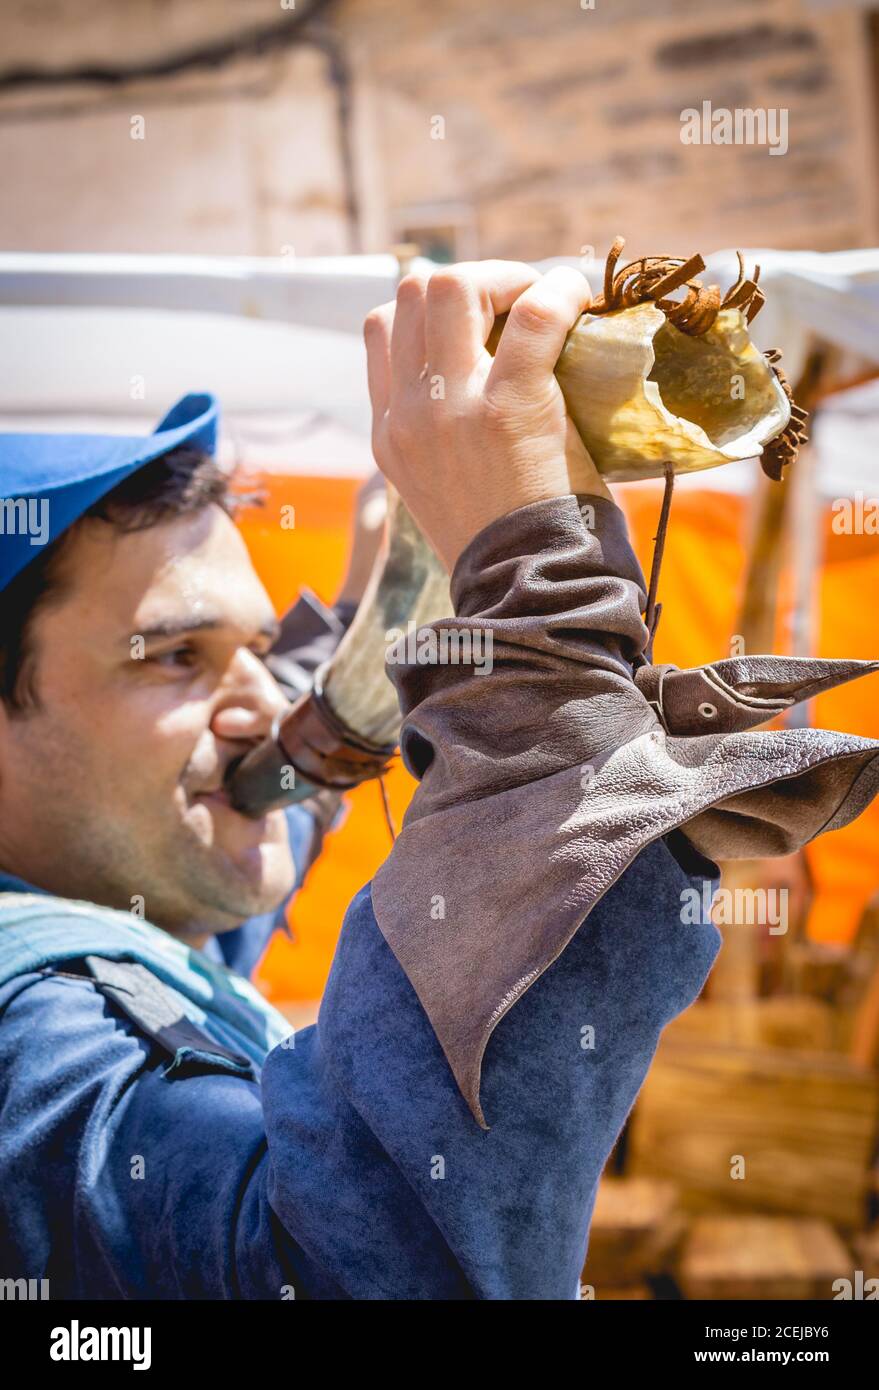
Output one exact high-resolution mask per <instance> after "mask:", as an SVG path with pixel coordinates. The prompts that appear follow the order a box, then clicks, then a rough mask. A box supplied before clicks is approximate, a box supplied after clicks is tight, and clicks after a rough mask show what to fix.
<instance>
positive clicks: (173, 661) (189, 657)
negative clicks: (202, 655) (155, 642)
mask: <svg viewBox="0 0 879 1390" xmlns="http://www.w3.org/2000/svg"><path fill="white" fill-rule="evenodd" d="M150 660H151V661H153V662H155V663H156V665H157V666H164V667H166V668H167V669H172V670H173V669H174V668H176V667H179V666H186V667H191V666H194V665H195V663H196V660H197V657H196V653H195V651H194V650H193V649H192V647H174V649H173V650H172V651H170V652H159V653H157V655H156V656H152V657H150Z"/></svg>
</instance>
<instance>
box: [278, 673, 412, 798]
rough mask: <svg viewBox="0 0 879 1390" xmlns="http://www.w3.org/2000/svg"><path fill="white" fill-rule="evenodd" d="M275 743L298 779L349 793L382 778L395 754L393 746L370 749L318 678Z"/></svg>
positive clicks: (288, 717) (280, 729) (282, 725)
mask: <svg viewBox="0 0 879 1390" xmlns="http://www.w3.org/2000/svg"><path fill="white" fill-rule="evenodd" d="M277 737H278V742H279V743H280V745H281V748H282V749H283V751H284V754H285V756H286V758H287V760H288V761H289V763H290V764H291V766H292V767H293V768H294V769H295V771H296V772H297V773H298V774H299V775H301V776H302V777H304V778H305V779H306V780H307V781H308V782H311V783H312V784H313V785H314V786H316V787H326V788H330V789H331V790H333V791H347V790H349V789H350V788H351V787H356V786H358V785H359V784H360V783H361V782H366V781H369V779H370V778H372V777H379V776H380V775H381V774H382V773H383V772H384V771H385V770H386V768H387V766H388V764H389V762H390V760H391V758H392V757H393V756H394V754H395V752H396V751H397V750H396V746H395V745H394V744H377V743H371V742H370V741H369V740H368V739H365V738H361V737H360V735H359V734H355V733H353V732H352V730H351V729H349V728H348V727H347V725H345V724H343V723H342V721H341V720H340V719H339V717H338V715H336V714H335V713H334V711H333V709H332V707H331V705H330V704H329V701H328V700H327V698H326V695H325V694H324V692H323V688H322V686H321V684H320V681H319V678H316V680H315V684H314V687H313V688H312V689H311V690H310V691H308V692H307V693H306V694H305V695H303V696H301V697H300V699H298V700H297V701H296V703H295V705H294V706H293V708H292V709H290V710H289V711H288V712H287V714H286V715H285V716H284V718H283V719H282V720H281V723H280V725H279V727H278V735H277Z"/></svg>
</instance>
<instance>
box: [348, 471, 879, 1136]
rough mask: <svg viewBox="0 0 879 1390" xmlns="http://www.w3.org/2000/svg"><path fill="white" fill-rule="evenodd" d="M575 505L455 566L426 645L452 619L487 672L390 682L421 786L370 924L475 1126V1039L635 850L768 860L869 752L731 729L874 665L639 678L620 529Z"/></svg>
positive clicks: (488, 531)
mask: <svg viewBox="0 0 879 1390" xmlns="http://www.w3.org/2000/svg"><path fill="white" fill-rule="evenodd" d="M582 504H583V499H578V498H575V497H573V496H569V497H563V498H555V499H552V500H549V501H546V502H539V503H535V504H533V505H532V506H530V507H523V508H521V509H520V510H519V511H518V512H514V513H512V514H511V515H510V516H507V517H504V518H501V519H500V520H499V521H497V522H494V523H492V525H491V526H489V527H486V528H485V530H483V531H482V532H480V534H479V535H478V536H477V537H476V538H475V539H474V540H473V541H472V542H471V544H470V545H469V546H468V547H467V549H466V550H465V551H464V553H463V555H462V556H461V558H460V559H459V561H458V564H457V566H456V568H455V572H454V575H453V577H452V594H453V598H454V603H455V608H456V614H457V616H456V617H455V618H454V619H449V620H447V621H446V622H445V623H439V624H436V623H434V624H431V625H430V627H431V628H433V629H434V630H438V631H442V629H443V628H444V627H445V628H448V627H449V626H450V625H451V624H452V623H453V624H454V627H455V628H456V629H457V630H459V631H461V632H464V633H465V634H467V633H469V636H470V641H471V652H472V644H473V639H474V637H475V636H476V635H477V634H480V635H482V636H483V638H484V639H487V638H488V636H489V634H490V635H491V641H492V643H493V647H492V655H491V662H490V663H485V661H484V658H485V655H486V649H485V646H484V645H483V647H482V652H481V655H482V657H483V666H482V669H479V668H478V667H477V666H476V665H475V664H474V663H473V662H472V661H471V662H470V663H469V664H441V663H437V662H436V661H433V662H430V663H427V664H420V663H419V662H418V661H417V660H412V661H409V663H408V664H402V665H397V666H395V667H394V669H393V671H392V678H393V679H394V681H395V683H396V685H397V688H398V691H399V694H400V701H401V705H402V708H403V712H404V716H405V718H404V727H403V735H402V744H401V748H402V752H403V756H404V760H405V761H406V763H407V765H408V766H409V768H410V770H411V771H412V772H413V773H414V774H415V775H416V776H420V777H421V778H422V782H421V786H420V787H419V789H418V791H417V792H416V794H415V797H414V798H413V800H412V803H411V805H410V808H409V811H408V813H407V815H406V818H405V821H404V825H403V830H402V832H401V834H400V835H399V836H398V838H397V841H396V844H395V846H394V850H393V852H392V854H391V855H390V857H389V859H388V860H387V861H386V862H385V864H383V865H382V867H381V869H380V870H379V872H378V873H377V874H376V876H375V878H374V880H373V884H372V901H373V907H374V910H375V915H376V920H377V922H378V925H379V927H380V929H381V931H382V933H383V935H384V937H385V940H386V941H387V943H388V945H389V946H390V948H391V950H392V951H393V952H394V954H395V956H396V958H397V960H398V961H399V963H400V965H401V967H402V968H403V970H404V971H405V973H406V975H407V976H408V978H409V981H410V983H411V984H412V987H413V989H414V990H415V992H416V994H417V995H418V998H419V999H420V1001H421V1004H422V1006H423V1008H424V1010H425V1012H426V1014H427V1016H428V1018H429V1019H430V1021H431V1024H432V1026H433V1028H434V1031H435V1033H436V1036H437V1038H438V1040H439V1042H440V1044H441V1046H442V1048H443V1050H444V1052H445V1055H446V1057H447V1059H448V1061H449V1065H450V1067H451V1070H452V1072H453V1074H454V1076H455V1078H456V1080H457V1082H458V1086H459V1088H460V1090H461V1093H462V1095H463V1097H464V1099H465V1100H466V1102H467V1104H468V1105H469V1106H470V1109H471V1111H472V1113H473V1115H474V1117H475V1118H476V1119H477V1121H478V1122H479V1123H481V1124H484V1123H485V1120H484V1117H483V1115H482V1109H481V1105H480V1095H479V1090H480V1076H481V1067H482V1058H483V1055H484V1052H485V1048H486V1045H487V1043H488V1039H489V1037H490V1036H491V1033H492V1031H493V1029H494V1028H495V1027H496V1025H497V1023H498V1022H499V1020H500V1019H501V1018H503V1016H504V1014H505V1013H506V1012H507V1011H508V1010H509V1009H510V1008H512V1007H513V1006H514V1005H515V1003H516V1001H517V1000H518V999H519V998H520V997H521V995H522V994H523V993H524V991H525V990H527V989H528V988H530V986H531V985H532V984H533V983H534V981H535V980H537V979H538V978H539V976H540V975H541V974H542V972H543V971H544V970H546V969H547V967H549V966H550V965H551V964H552V963H553V961H555V960H556V959H557V958H558V956H559V955H560V954H561V952H562V951H563V950H564V949H565V948H566V946H567V944H568V943H569V941H570V940H571V938H572V937H573V935H574V933H575V932H576V931H577V930H578V929H579V928H580V927H581V926H582V924H583V923H584V920H585V919H587V918H588V916H589V913H590V912H591V910H592V909H593V907H594V906H595V904H596V903H597V902H598V901H599V900H600V899H601V898H602V897H603V896H604V894H605V893H606V892H607V891H608V889H609V888H610V887H611V886H612V885H613V884H614V883H615V882H616V880H617V879H618V878H619V877H620V875H621V874H623V873H624V872H626V870H627V869H628V868H629V866H630V865H632V864H633V862H634V861H635V859H636V858H637V857H638V855H639V854H640V853H641V851H642V850H644V849H645V848H646V847H647V846H648V845H650V844H651V843H653V842H654V841H656V840H659V839H661V838H663V837H671V836H673V835H675V833H679V832H681V831H683V833H684V834H685V835H686V836H687V838H688V839H689V840H690V842H691V843H692V844H693V845H694V846H695V847H696V848H697V849H698V850H699V851H700V852H701V853H702V854H704V855H707V856H708V858H709V859H716V858H719V857H721V856H724V857H729V856H735V855H736V854H744V855H746V856H748V857H751V856H756V855H761V854H786V853H789V852H790V851H791V850H793V849H795V848H796V847H797V846H798V845H802V844H804V843H806V842H807V841H808V840H809V839H811V838H813V837H814V836H815V835H818V834H820V833H821V832H822V831H824V830H827V829H833V828H835V827H836V826H838V825H843V824H845V823H846V821H848V820H850V819H851V818H852V817H853V816H855V815H857V814H858V813H859V812H860V811H861V810H863V808H864V806H865V805H866V804H867V803H868V801H869V800H870V799H871V798H872V797H873V796H874V795H875V794H876V792H877V790H879V743H876V742H873V741H871V740H869V739H861V738H854V737H851V736H848V735H843V734H835V733H828V732H825V731H823V730H816V729H808V728H796V729H781V730H773V731H767V732H759V733H758V732H752V730H753V727H754V725H756V724H758V723H760V722H761V721H763V720H765V719H767V718H770V717H772V716H773V715H775V714H777V713H779V712H780V711H782V710H783V709H786V708H788V707H789V706H790V705H792V704H794V703H796V701H797V700H800V699H803V698H808V697H809V696H811V695H812V694H816V693H818V691H820V690H822V689H829V688H830V687H831V686H833V685H836V684H839V683H840V682H842V681H845V680H851V679H852V678H853V677H855V676H858V675H863V674H865V673H866V672H868V671H870V670H873V669H875V665H876V664H875V663H868V662H857V661H851V662H842V661H835V662H833V661H823V662H822V661H815V662H812V661H806V660H797V659H795V658H780V657H750V658H741V659H737V660H735V661H724V662H718V663H717V664H716V665H715V666H713V667H705V668H703V669H700V670H697V671H689V672H676V671H675V669H674V668H671V667H665V668H654V667H650V666H649V665H645V664H644V662H643V651H644V647H645V644H646V641H647V632H646V628H645V627H644V624H643V622H642V620H641V609H642V607H643V604H644V601H645V594H644V584H643V579H642V577H641V572H640V569H639V568H638V565H637V561H636V560H635V557H634V555H633V554H632V551H631V547H630V546H629V544H628V540H627V538H626V531H625V523H624V519H623V515H622V513H621V512H620V511H619V509H618V508H617V507H616V506H615V505H614V504H613V503H612V502H609V501H607V500H605V499H603V498H589V499H587V500H586V504H585V506H583V505H582ZM581 506H582V510H581ZM419 635H420V634H419ZM428 649H430V644H428ZM433 649H435V650H437V651H439V650H442V648H441V647H440V646H439V645H438V644H437V643H434V644H433ZM636 668H637V669H636ZM667 842H668V841H667ZM700 872H701V873H703V874H704V872H705V869H704V867H703V869H702V870H700ZM689 881H690V880H689V879H688V878H687V877H686V875H685V872H684V870H683V869H682V885H684V886H685V885H686V884H687V883H688V882H689ZM645 926H646V924H645ZM647 1006H649V1001H645V1007H647Z"/></svg>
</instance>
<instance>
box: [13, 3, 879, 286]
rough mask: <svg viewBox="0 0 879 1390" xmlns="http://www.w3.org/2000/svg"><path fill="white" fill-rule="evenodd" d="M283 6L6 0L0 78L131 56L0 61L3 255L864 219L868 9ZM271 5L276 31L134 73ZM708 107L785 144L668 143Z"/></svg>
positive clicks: (808, 237) (497, 247) (259, 247)
mask: <svg viewBox="0 0 879 1390" xmlns="http://www.w3.org/2000/svg"><path fill="white" fill-rule="evenodd" d="M584 3H585V0H584ZM307 8H308V5H307V0H296V8H295V9H294V10H291V9H289V8H288V7H286V6H285V5H283V4H282V3H278V0H272V2H271V3H269V2H268V0H234V2H233V0H224V2H223V3H216V0H210V3H209V0H126V3H125V4H119V3H111V0H92V2H91V3H89V4H88V5H83V4H82V3H81V0H79V2H78V0H53V2H50V0H18V3H15V0H7V3H6V4H5V6H4V9H3V15H2V20H0V24H2V30H3V41H2V44H0V53H2V57H0V70H2V75H5V76H6V78H7V79H8V77H9V74H10V73H11V72H14V71H15V70H20V69H22V68H29V69H34V68H37V69H40V70H41V71H53V72H58V71H64V70H67V71H69V70H71V69H77V68H80V69H81V68H94V67H96V66H98V67H100V66H104V67H110V68H113V69H118V68H119V67H121V66H125V67H126V68H127V69H128V70H129V71H131V72H132V73H133V75H132V76H131V77H130V78H129V79H128V80H117V81H115V82H113V83H112V84H111V83H108V82H106V81H103V82H102V81H99V80H95V79H96V78H97V77H99V76H100V74H94V73H93V74H92V76H91V78H89V77H88V76H86V77H84V78H80V79H79V80H75V81H73V80H71V81H65V82H61V83H56V84H53V85H51V86H46V85H39V86H37V85H33V84H30V83H22V82H18V83H17V84H15V85H10V84H9V82H8V80H7V82H6V83H5V84H4V82H3V81H2V80H0V178H2V186H3V188H4V197H3V199H2V203H0V249H4V250H13V249H14V250H40V251H51V250H78V251H83V250H89V251H144V252H149V251H160V252H161V251H179V252H192V253H209V254H262V255H279V254H290V253H291V252H295V253H296V254H300V255H315V254H337V253H340V252H344V251H349V250H367V251H372V250H385V249H387V248H388V246H389V245H391V244H392V243H393V242H394V241H396V240H399V239H401V238H402V237H404V236H405V235H407V234H411V233H413V232H415V233H416V234H417V235H418V236H419V238H420V239H421V240H422V241H425V242H427V241H429V242H430V244H431V245H435V246H436V247H437V248H438V249H441V248H442V247H443V245H445V246H446V247H447V249H448V251H449V253H450V254H456V255H462V256H471V255H500V256H513V257H522V258H528V259H532V258H537V257H542V256H550V255H558V254H565V255H572V254H574V255H576V254H578V253H579V252H580V248H581V247H582V246H584V245H587V244H589V245H593V246H595V247H596V248H597V250H598V252H599V254H601V253H602V252H603V251H604V250H605V249H606V247H607V244H608V243H609V241H610V240H611V239H612V237H613V235H614V234H615V233H616V232H618V231H621V232H623V233H625V234H626V235H627V236H628V237H629V241H630V249H631V250H632V251H635V252H637V251H640V250H668V251H669V252H672V253H673V252H682V251H688V250H690V249H701V250H703V251H710V250H712V249H715V248H717V247H719V246H729V245H748V246H759V245H765V246H787V247H814V248H816V249H819V250H826V249H832V248H834V247H840V246H854V245H864V244H870V243H873V242H875V241H876V240H877V238H879V225H877V199H876V169H877V154H876V141H875V124H876V114H877V109H879V101H877V93H876V90H875V86H876V76H875V69H874V68H873V67H872V66H871V55H870V51H869V42H870V33H871V30H870V27H869V26H870V18H869V14H868V10H869V8H870V7H869V6H864V5H860V6H858V5H847V4H834V3H833V2H832V0H824V2H823V3H822V0H813V3H807V0H740V3H739V4H737V5H736V6H735V7H734V8H733V7H730V6H726V5H721V4H718V3H717V2H716V0H664V3H663V4H662V5H661V6H658V5H656V4H654V3H652V0H594V8H590V7H589V6H588V4H585V7H583V8H581V5H580V4H578V3H577V0H540V3H537V2H536V0H530V2H529V0H482V3H481V4H480V5H478V6H475V5H474V4H473V0H442V2H441V3H436V4H432V5H431V4H426V3H424V0H338V2H337V3H335V4H332V5H328V6H326V5H325V6H323V7H320V13H319V14H318V15H317V17H316V18H315V19H314V20H313V21H311V23H310V25H303V23H302V21H303V19H304V16H305V11H306V9H307ZM284 24H289V25H292V24H298V25H299V27H300V38H299V39H298V40H297V42H295V43H287V42H280V41H278V40H277V38H275V39H274V40H273V41H271V42H267V43H264V44H263V45H262V51H256V50H255V45H251V46H250V51H249V52H247V53H246V54H245V55H244V56H240V57H237V58H232V59H224V60H223V61H220V60H219V58H218V59H217V61H216V62H215V63H213V64H208V65H202V66H199V67H195V68H192V69H184V70H181V71H179V72H174V73H171V74H168V75H164V76H155V75H154V76H139V75H137V70H139V69H142V68H143V67H144V66H146V65H149V64H150V63H156V62H161V61H163V60H165V59H167V58H168V57H169V56H174V55H177V56H179V55H181V54H183V53H185V52H186V51H193V50H199V49H205V48H207V49H210V48H211V47H214V48H215V49H216V50H217V52H219V50H220V49H221V48H222V45H223V44H224V42H225V41H226V40H228V39H229V38H231V37H233V36H235V35H240V34H242V33H245V34H252V33H253V32H254V31H257V30H268V29H270V28H271V29H277V28H278V26H281V25H284ZM303 33H305V34H308V35H309V36H310V38H309V41H307V42H306V41H304V40H303V39H302V37H301V35H302V34H303ZM704 102H709V103H710V104H711V111H712V112H713V113H714V115H715V119H717V112H718V110H720V111H724V110H729V111H731V112H734V111H735V110H737V109H738V110H742V109H745V110H758V111H759V110H766V109H769V110H774V111H781V110H783V111H784V112H786V117H785V119H786V121H787V140H786V144H787V150H786V153H784V154H777V155H773V154H770V151H769V148H768V147H767V146H766V145H759V144H753V143H746V144H726V145H721V144H716V143H711V144H700V145H695V144H684V143H682V140H681V129H682V127H681V113H682V111H684V110H685V109H687V108H694V109H697V110H699V111H700V112H701V111H702V104H703V103H704ZM138 117H140V118H142V121H141V123H140V124H138V123H137V118H138ZM133 135H134V136H135V137H137V136H138V135H141V136H142V137H143V138H132V136H133Z"/></svg>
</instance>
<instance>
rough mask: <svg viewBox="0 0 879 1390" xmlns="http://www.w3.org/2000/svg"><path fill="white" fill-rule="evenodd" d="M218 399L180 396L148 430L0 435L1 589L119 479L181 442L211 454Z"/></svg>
mask: <svg viewBox="0 0 879 1390" xmlns="http://www.w3.org/2000/svg"><path fill="white" fill-rule="evenodd" d="M218 423H219V405H218V403H217V400H216V398H215V397H214V396H212V395H210V394H208V393H207V392H204V391H201V392H194V393H192V394H190V395H188V396H183V397H182V399H181V400H179V401H178V402H177V404H176V405H175V406H172V407H171V409H170V410H169V411H168V414H167V415H166V416H165V417H164V419H163V420H161V421H160V423H159V424H158V425H157V426H156V428H155V430H154V432H153V433H152V434H148V435H138V436H137V437H134V438H132V437H131V436H130V435H118V434H2V433H0V590H2V589H5V588H6V586H7V584H9V583H10V581H11V580H13V579H14V578H15V576H16V575H17V574H19V573H20V572H21V571H22V570H23V569H24V568H25V567H26V566H27V565H29V564H30V563H31V561H32V560H35V559H36V558H37V556H38V555H40V554H41V553H42V551H43V550H44V549H45V547H46V546H47V545H49V544H50V543H51V542H52V541H54V540H55V539H56V538H57V537H58V536H60V535H61V533H62V531H66V530H67V527H68V526H72V525H73V523H74V521H77V520H78V519H79V518H80V517H81V516H82V514H83V512H86V511H88V509H89V507H91V506H92V505H93V503H95V502H97V501H98V500H99V499H100V498H101V497H103V496H105V494H106V493H108V492H111V491H112V489H113V488H114V487H116V485H117V484H118V483H121V482H122V481H123V480H124V479H125V478H128V477H130V475H131V474H132V473H135V472H137V470H138V468H143V466H144V464H147V463H152V461H153V459H157V458H160V457H161V455H162V454H167V453H169V452H170V450H171V449H177V448H179V446H180V445H181V444H186V445H189V447H190V448H193V449H200V450H201V451H202V452H203V453H205V454H213V453H214V451H215V449H216V446H217V428H218Z"/></svg>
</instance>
